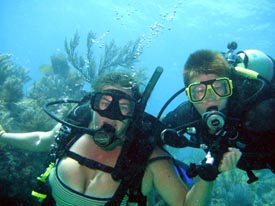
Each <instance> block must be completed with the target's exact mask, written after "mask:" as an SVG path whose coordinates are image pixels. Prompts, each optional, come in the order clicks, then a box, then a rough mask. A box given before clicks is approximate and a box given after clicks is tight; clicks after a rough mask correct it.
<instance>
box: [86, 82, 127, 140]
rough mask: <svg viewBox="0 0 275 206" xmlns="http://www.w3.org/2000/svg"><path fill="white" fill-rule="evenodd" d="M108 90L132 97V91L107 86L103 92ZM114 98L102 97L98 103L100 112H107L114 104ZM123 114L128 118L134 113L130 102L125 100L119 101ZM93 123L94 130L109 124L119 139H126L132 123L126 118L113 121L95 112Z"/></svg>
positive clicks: (119, 107)
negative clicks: (126, 133) (112, 103)
mask: <svg viewBox="0 0 275 206" xmlns="http://www.w3.org/2000/svg"><path fill="white" fill-rule="evenodd" d="M108 90H116V91H120V92H123V93H124V94H127V95H129V96H131V90H130V89H122V88H118V87H114V86H106V87H104V88H103V91H102V92H104V91H108ZM112 100H113V99H112V96H110V95H102V96H101V98H100V100H99V101H98V103H97V107H98V109H100V110H105V109H106V108H108V106H110V105H111V102H112ZM117 109H119V110H120V112H121V114H122V115H124V116H127V114H129V113H130V112H131V111H132V105H131V103H130V101H129V100H127V99H125V98H121V99H119V100H118V108H117ZM93 120H94V121H93V122H92V125H91V126H92V128H93V129H98V128H101V127H102V126H103V125H104V124H109V125H111V126H112V127H113V128H115V130H116V136H117V137H119V138H122V139H124V138H125V132H126V130H127V128H128V125H129V123H130V119H129V118H126V119H123V120H116V119H111V118H108V117H105V115H104V116H101V115H100V114H99V113H98V112H94V118H93Z"/></svg>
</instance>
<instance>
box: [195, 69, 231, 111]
mask: <svg viewBox="0 0 275 206" xmlns="http://www.w3.org/2000/svg"><path fill="white" fill-rule="evenodd" d="M217 78H218V76H217V75H215V74H200V75H198V76H197V77H195V78H194V79H192V81H191V84H192V83H194V82H204V81H208V80H214V79H217ZM210 82H211V81H210ZM203 86H204V85H203ZM222 86H224V85H221V84H220V83H219V82H213V83H212V87H214V88H215V91H216V93H215V92H214V91H213V90H212V88H211V86H210V85H208V86H207V89H206V90H207V92H206V94H205V97H204V98H203V99H202V101H198V102H192V103H193V105H194V107H195V108H196V110H197V111H198V112H199V114H200V115H202V114H203V113H204V112H206V111H207V109H208V108H209V107H212V106H216V107H217V108H218V110H219V111H221V110H222V109H225V107H226V104H227V101H228V97H220V96H219V95H218V94H222V93H221V92H222V90H223V88H224V87H222ZM221 88H222V89H221ZM204 91H205V90H204ZM191 92H194V91H190V93H191ZM195 92H196V97H197V98H202V97H203V95H204V92H203V90H201V88H200V87H198V88H197V90H195ZM217 93H218V94H217ZM229 96H230V95H229Z"/></svg>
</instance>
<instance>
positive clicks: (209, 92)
mask: <svg viewBox="0 0 275 206" xmlns="http://www.w3.org/2000/svg"><path fill="white" fill-rule="evenodd" d="M205 99H207V100H216V99H217V95H216V94H215V92H214V91H213V89H212V88H208V89H207V91H206V96H205Z"/></svg>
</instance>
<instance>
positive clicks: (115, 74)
mask: <svg viewBox="0 0 275 206" xmlns="http://www.w3.org/2000/svg"><path fill="white" fill-rule="evenodd" d="M106 86H115V87H119V88H123V89H130V90H131V93H132V97H133V98H134V99H135V100H139V99H140V98H141V92H140V82H139V80H138V79H137V77H136V73H135V72H132V71H128V70H127V71H112V72H108V73H104V74H101V75H99V76H98V78H97V79H96V80H95V81H94V82H93V83H92V88H93V91H94V92H101V91H102V90H103V88H104V87H106Z"/></svg>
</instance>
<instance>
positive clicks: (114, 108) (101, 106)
mask: <svg viewBox="0 0 275 206" xmlns="http://www.w3.org/2000/svg"><path fill="white" fill-rule="evenodd" d="M90 103H91V107H92V109H93V110H94V111H96V112H98V114H99V115H101V116H103V117H107V118H110V119H113V120H119V121H122V120H124V119H127V118H132V117H133V115H134V112H135V107H136V100H135V99H134V98H132V97H131V96H130V95H128V94H126V93H125V92H122V91H120V90H115V89H108V90H104V91H103V92H96V93H94V94H93V95H92V97H91V102H90Z"/></svg>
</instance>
